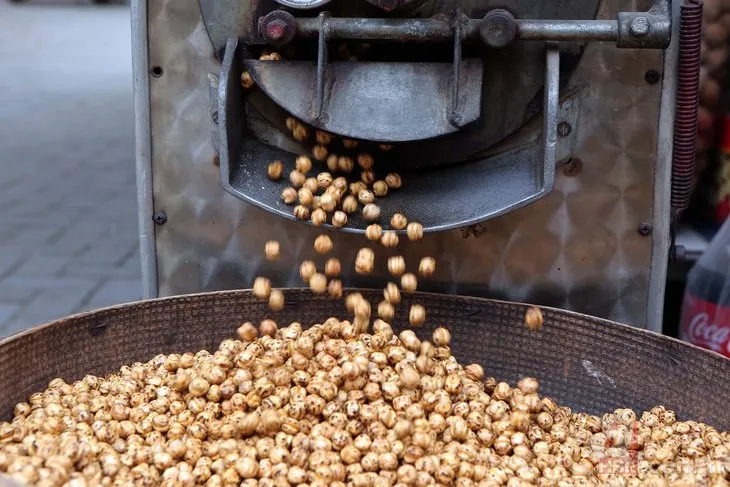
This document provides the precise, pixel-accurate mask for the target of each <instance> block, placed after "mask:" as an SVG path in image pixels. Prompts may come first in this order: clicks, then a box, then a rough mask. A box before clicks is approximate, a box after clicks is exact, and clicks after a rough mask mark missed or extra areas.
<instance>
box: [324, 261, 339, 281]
mask: <svg viewBox="0 0 730 487" xmlns="http://www.w3.org/2000/svg"><path fill="white" fill-rule="evenodd" d="M341 270H342V265H341V264H340V260H339V259H338V258H337V257H332V258H330V259H327V262H325V263H324V273H325V275H326V276H327V277H337V276H339V275H340V271H341Z"/></svg>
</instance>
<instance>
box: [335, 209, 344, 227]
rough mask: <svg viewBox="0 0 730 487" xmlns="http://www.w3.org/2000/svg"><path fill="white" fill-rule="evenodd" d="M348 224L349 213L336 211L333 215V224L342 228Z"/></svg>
mask: <svg viewBox="0 0 730 487" xmlns="http://www.w3.org/2000/svg"><path fill="white" fill-rule="evenodd" d="M345 225H347V213H345V212H344V211H336V212H335V214H334V215H332V226H333V227H335V228H342V227H344V226H345Z"/></svg>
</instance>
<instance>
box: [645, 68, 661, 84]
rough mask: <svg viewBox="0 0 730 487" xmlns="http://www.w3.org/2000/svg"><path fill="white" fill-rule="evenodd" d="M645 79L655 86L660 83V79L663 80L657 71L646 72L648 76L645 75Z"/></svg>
mask: <svg viewBox="0 0 730 487" xmlns="http://www.w3.org/2000/svg"><path fill="white" fill-rule="evenodd" d="M644 79H645V80H646V82H647V83H649V84H650V85H655V84H657V83H659V80H660V79H662V75H661V74H660V73H659V71H657V70H656V69H650V70H649V71H647V72H646V74H644Z"/></svg>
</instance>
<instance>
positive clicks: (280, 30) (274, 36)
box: [266, 19, 286, 41]
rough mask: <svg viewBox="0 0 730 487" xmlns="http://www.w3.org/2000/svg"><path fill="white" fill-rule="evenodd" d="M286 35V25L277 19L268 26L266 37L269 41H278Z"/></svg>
mask: <svg viewBox="0 0 730 487" xmlns="http://www.w3.org/2000/svg"><path fill="white" fill-rule="evenodd" d="M285 34H286V24H285V23H284V22H283V21H281V20H279V19H277V20H273V21H271V22H269V23H268V24H266V35H267V36H268V38H269V39H271V40H274V41H278V40H279V39H281V38H282V37H284V35H285Z"/></svg>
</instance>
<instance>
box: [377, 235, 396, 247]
mask: <svg viewBox="0 0 730 487" xmlns="http://www.w3.org/2000/svg"><path fill="white" fill-rule="evenodd" d="M399 240H400V239H399V238H398V234H397V233H395V232H383V236H382V237H381V238H380V244H381V245H382V246H383V247H387V248H389V249H393V248H395V247H397V246H398V241H399Z"/></svg>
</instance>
